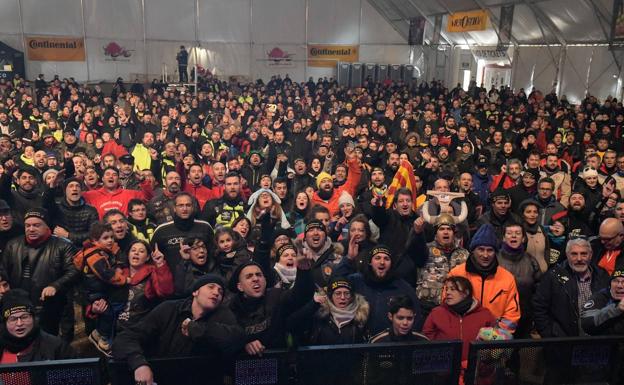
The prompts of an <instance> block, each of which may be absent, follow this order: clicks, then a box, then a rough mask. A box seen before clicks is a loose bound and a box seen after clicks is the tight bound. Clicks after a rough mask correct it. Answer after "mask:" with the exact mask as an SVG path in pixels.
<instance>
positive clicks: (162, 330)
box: [113, 298, 245, 383]
mask: <svg viewBox="0 0 624 385" xmlns="http://www.w3.org/2000/svg"><path fill="white" fill-rule="evenodd" d="M191 304H192V299H191V298H187V299H180V300H174V301H166V302H163V303H162V304H160V305H158V306H157V307H156V308H154V310H152V311H151V312H149V313H148V314H147V315H146V316H145V318H143V319H142V320H141V321H140V322H138V323H137V324H136V325H133V326H131V327H129V328H127V329H124V330H123V331H122V332H121V333H119V334H118V335H117V337H116V338H115V341H114V342H113V357H114V358H115V360H121V361H126V362H127V363H128V366H129V368H130V371H131V372H134V370H135V369H136V368H138V367H139V366H143V365H149V364H148V362H147V359H148V358H168V357H190V356H199V355H202V356H206V357H207V358H206V359H208V360H214V359H219V358H221V357H223V356H230V355H234V354H236V353H238V352H239V351H240V350H241V349H242V347H243V346H244V343H245V335H244V331H243V330H242V329H241V328H240V327H239V326H238V325H237V324H236V320H235V319H234V315H233V314H232V312H231V311H230V310H229V309H228V308H227V307H226V306H224V305H219V306H218V307H217V308H216V309H215V310H213V311H212V312H210V313H208V314H206V315H204V316H203V317H201V318H199V319H197V320H194V321H193V322H191V323H190V325H189V329H188V331H189V335H188V336H185V335H183V334H182V328H181V324H182V321H184V320H185V319H187V318H190V319H193V314H192V312H191ZM180 381H181V382H180V383H183V382H184V381H182V380H180Z"/></svg>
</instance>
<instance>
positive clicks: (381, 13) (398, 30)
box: [306, 0, 409, 41]
mask: <svg viewBox="0 0 624 385" xmlns="http://www.w3.org/2000/svg"><path fill="white" fill-rule="evenodd" d="M308 1H309V0H306V12H307V7H308ZM368 3H369V4H370V5H371V7H373V8H375V10H376V11H377V13H379V14H380V15H381V17H383V18H384V19H386V21H387V22H388V23H390V25H391V26H392V29H394V30H395V31H396V32H397V33H398V34H399V35H401V37H402V38H404V39H405V41H407V40H408V39H409V37H408V36H406V35H405V32H403V31H401V29H400V28H398V27H397V25H396V23H398V22H405V21H406V20H405V19H401V20H397V21H395V20H393V19H390V18H389V17H388V15H386V13H385V12H384V10H383V9H382V8H381V7H380V6H379V5H377V3H375V0H368ZM306 25H307V16H306ZM408 26H409V22H408ZM408 28H409V27H408Z"/></svg>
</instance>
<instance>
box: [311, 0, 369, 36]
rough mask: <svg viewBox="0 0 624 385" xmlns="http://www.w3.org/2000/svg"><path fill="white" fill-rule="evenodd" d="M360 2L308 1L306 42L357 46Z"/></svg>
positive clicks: (343, 0) (351, 0)
mask: <svg viewBox="0 0 624 385" xmlns="http://www.w3.org/2000/svg"><path fill="white" fill-rule="evenodd" d="M360 1H366V0H341V1H335V0H310V8H309V13H308V15H309V16H308V23H309V24H308V42H309V43H324V44H358V42H359V39H358V33H359V24H360Z"/></svg>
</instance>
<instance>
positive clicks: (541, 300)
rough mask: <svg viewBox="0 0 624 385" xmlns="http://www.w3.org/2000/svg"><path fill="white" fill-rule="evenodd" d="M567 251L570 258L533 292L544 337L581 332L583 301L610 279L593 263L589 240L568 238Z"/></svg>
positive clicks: (552, 269) (541, 334) (534, 309)
mask: <svg viewBox="0 0 624 385" xmlns="http://www.w3.org/2000/svg"><path fill="white" fill-rule="evenodd" d="M565 253H566V257H567V259H566V260H565V261H563V262H561V263H560V264H558V265H555V266H553V267H552V268H551V269H550V270H548V271H547V272H546V274H544V276H543V277H542V279H541V281H540V283H539V284H538V285H537V290H536V292H535V294H534V295H533V311H534V320H535V328H536V329H537V331H538V333H539V334H540V336H541V337H542V338H551V337H575V336H579V335H581V324H580V317H579V315H580V313H581V310H582V307H583V304H585V303H586V302H587V301H588V300H589V299H590V298H591V296H592V295H593V294H594V293H596V292H598V291H599V290H602V289H603V288H605V287H606V286H607V285H608V282H609V274H608V273H607V272H606V271H604V270H603V269H602V268H600V267H596V266H594V265H592V263H591V260H592V248H591V246H590V244H589V242H587V241H586V240H585V239H581V238H577V239H572V240H570V241H568V244H567V245H566V250H565Z"/></svg>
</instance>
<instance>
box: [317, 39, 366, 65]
mask: <svg viewBox="0 0 624 385" xmlns="http://www.w3.org/2000/svg"><path fill="white" fill-rule="evenodd" d="M359 57H360V49H359V47H358V46H357V45H329V44H308V66H310V67H332V68H333V67H336V63H338V62H340V61H343V62H349V63H353V62H356V61H358V60H359Z"/></svg>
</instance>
